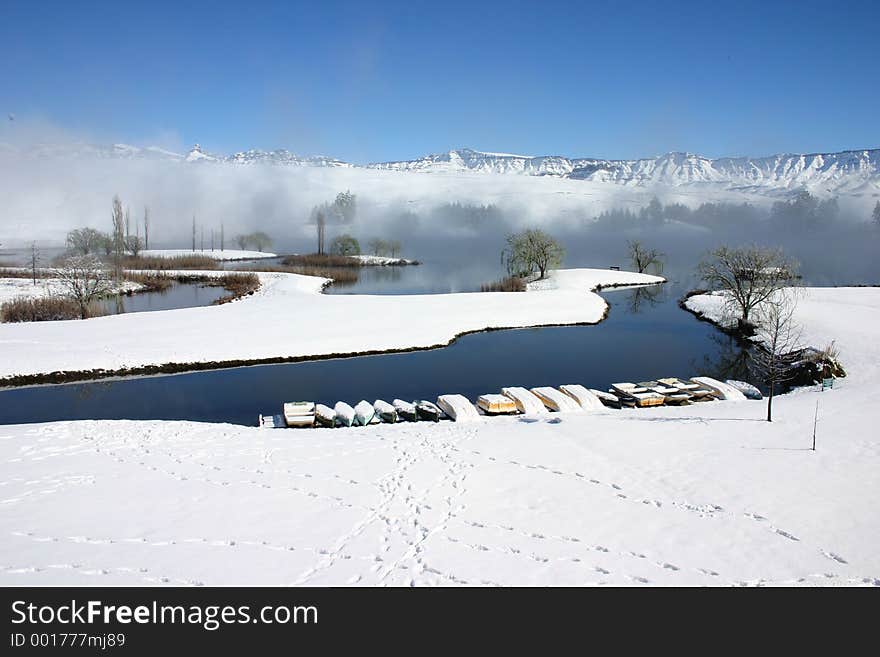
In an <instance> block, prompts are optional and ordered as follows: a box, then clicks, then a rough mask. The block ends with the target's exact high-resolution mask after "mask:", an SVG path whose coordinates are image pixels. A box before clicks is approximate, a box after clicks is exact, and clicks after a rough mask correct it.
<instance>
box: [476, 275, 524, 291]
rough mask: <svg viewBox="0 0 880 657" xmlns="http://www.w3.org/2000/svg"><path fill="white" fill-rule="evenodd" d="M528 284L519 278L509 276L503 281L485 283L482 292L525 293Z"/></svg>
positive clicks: (481, 288)
mask: <svg viewBox="0 0 880 657" xmlns="http://www.w3.org/2000/svg"><path fill="white" fill-rule="evenodd" d="M525 291H526V282H525V281H524V280H523V279H521V278H519V277H518V276H508V277H507V278H502V279H501V280H497V281H492V282H491V283H483V284H482V285H481V286H480V292H525Z"/></svg>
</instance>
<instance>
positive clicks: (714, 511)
mask: <svg viewBox="0 0 880 657" xmlns="http://www.w3.org/2000/svg"><path fill="white" fill-rule="evenodd" d="M470 453H471V454H474V455H477V456H481V457H483V454H482V453H481V452H479V451H477V450H470ZM484 458H487V459H488V460H490V461H496V462H497V459H496V458H495V457H492V456H489V457H484ZM502 463H508V464H510V465H514V466H516V467H520V468H526V469H529V470H543V471H545V472H548V473H550V474H553V475H556V476H563V477H568V478H574V479H577V480H580V481H582V482H588V483H590V484H593V485H596V486H605V487H609V488H611V489H612V491H616V492H615V493H614V494H615V496H616V497H617V498H618V499H622V500H626V501H630V502H635V503H639V504H644V505H647V506H652V507H654V508H657V509H659V508H662V507H663V505H664V502H663V501H662V500H658V499H648V498H631V497H629V496H627V495H626V494H624V493H623V488H622V487H621V486H620V485H619V484H616V483H614V482H610V483H609V482H603V481H601V480H599V479H594V478H589V477H587V476H586V475H584V474H582V473H580V472H577V471H575V472H565V471H562V470H558V469H554V468H549V467H547V466H545V465H541V464H537V465H534V464H525V463H521V462H519V461H516V460H513V459H510V460H507V461H503V462H502ZM666 503H667V504H669V506H671V507H673V508H678V509H681V510H683V511H688V512H691V513H694V514H696V515H697V516H698V517H700V518H714V517H718V516H722V515H724V516H727V517H731V518H734V517H736V515H735V514H734V513H732V512H728V511H726V510H725V509H724V507H722V506H721V505H718V504H711V503H709V504H691V503H689V502H680V501H672V502H666ZM742 515H743V517H746V518H749V519H750V520H754V521H756V522H760V523H763V522H765V521H767V518H765V517H764V516H762V515H759V514H757V513H743V514H742ZM767 529H768V530H769V531H771V532H773V533H775V534H777V535H778V536H781V537H783V538H786V539H788V540H790V541H795V542H800V539H799V538H798V537H797V536H795V535H794V534H792V533H791V532H788V531H785V530H784V529H780V528H779V527H776V526H774V525H772V524H770V523H768V524H767ZM819 552H820V553H821V554H822V555H823V556H825V557H827V558H829V559H831V560H832V561H836V562H838V563H841V564H846V563H848V562H847V561H846V560H845V559H844V558H843V557H841V556H840V555H838V554H835V553H834V552H831V551H829V550H825V549H824V548H819Z"/></svg>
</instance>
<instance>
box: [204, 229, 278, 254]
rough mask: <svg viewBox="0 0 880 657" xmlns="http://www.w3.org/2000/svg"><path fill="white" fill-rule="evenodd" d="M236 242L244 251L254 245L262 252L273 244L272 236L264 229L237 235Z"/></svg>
mask: <svg viewBox="0 0 880 657" xmlns="http://www.w3.org/2000/svg"><path fill="white" fill-rule="evenodd" d="M235 243H236V244H237V245H238V248H240V249H241V250H242V251H246V250H247V249H248V248H249V247H253V248H255V249H256V250H257V251H259V252H260V253H262V252H263V249H268V248H270V247H271V246H272V238H271V237H269V236H268V235H267V234H266V233H264V232H263V231H259V230H258V231H256V232H253V233H245V234H241V235H236V236H235ZM212 250H213V249H212Z"/></svg>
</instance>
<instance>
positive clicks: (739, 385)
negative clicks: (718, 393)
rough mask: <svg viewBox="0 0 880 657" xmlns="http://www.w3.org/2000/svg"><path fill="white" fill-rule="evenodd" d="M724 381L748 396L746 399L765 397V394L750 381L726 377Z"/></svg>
mask: <svg viewBox="0 0 880 657" xmlns="http://www.w3.org/2000/svg"><path fill="white" fill-rule="evenodd" d="M724 383H726V384H727V385H729V386H730V387H732V388H736V389H737V390H739V391H740V392H741V393H742V394H744V395H745V396H746V399H763V398H764V395H762V394H761V391H760V390H758V389H757V388H756V387H755V386H753V385H752V384H751V383H749V382H748V381H737V380H736V379H725V381H724Z"/></svg>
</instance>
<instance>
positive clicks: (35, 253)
mask: <svg viewBox="0 0 880 657" xmlns="http://www.w3.org/2000/svg"><path fill="white" fill-rule="evenodd" d="M39 263H40V249H38V248H37V243H36V242H31V276H32V277H33V280H34V285H36V284H37V265H38V264H39Z"/></svg>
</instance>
